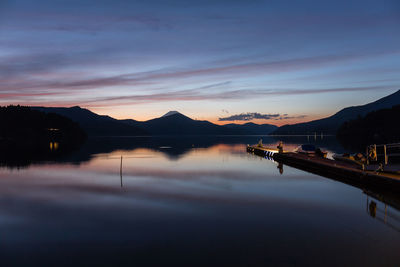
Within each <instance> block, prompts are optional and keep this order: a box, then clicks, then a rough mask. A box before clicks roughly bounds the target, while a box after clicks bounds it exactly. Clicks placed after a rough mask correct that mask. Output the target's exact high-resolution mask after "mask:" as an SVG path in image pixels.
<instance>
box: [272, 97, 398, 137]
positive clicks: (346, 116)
mask: <svg viewBox="0 0 400 267" xmlns="http://www.w3.org/2000/svg"><path fill="white" fill-rule="evenodd" d="M398 104H400V90H398V91H397V92H395V93H393V94H391V95H388V96H386V97H383V98H381V99H379V100H377V101H375V102H372V103H369V104H365V105H361V106H353V107H347V108H344V109H342V110H340V111H339V112H337V113H336V114H334V115H332V116H330V117H328V118H324V119H319V120H314V121H310V122H304V123H298V124H292V125H284V126H281V127H279V128H278V129H276V130H275V131H274V132H272V134H274V135H294V134H314V133H315V132H316V133H321V132H323V133H324V134H336V132H337V130H338V129H339V127H340V126H341V125H342V124H343V123H344V122H346V121H349V120H353V119H356V118H357V117H359V116H365V115H366V114H368V113H369V112H372V111H376V110H380V109H384V108H391V107H393V106H395V105H398Z"/></svg>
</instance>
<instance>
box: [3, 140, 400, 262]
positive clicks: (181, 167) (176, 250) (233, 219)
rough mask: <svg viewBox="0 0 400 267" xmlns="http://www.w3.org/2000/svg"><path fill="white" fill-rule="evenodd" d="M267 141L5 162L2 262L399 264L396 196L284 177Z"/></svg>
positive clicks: (90, 147) (130, 144)
mask: <svg viewBox="0 0 400 267" xmlns="http://www.w3.org/2000/svg"><path fill="white" fill-rule="evenodd" d="M257 141H258V137H232V138H225V137H212V138H211V137H210V138H203V139H196V138H193V137H190V138H180V139H173V138H151V139H148V138H118V139H98V140H91V141H89V142H88V144H86V145H85V146H84V147H83V148H82V149H81V150H80V151H79V152H77V153H75V154H72V155H69V156H66V157H63V158H60V159H58V161H57V162H47V163H46V162H36V163H35V162H34V163H33V164H31V165H29V164H25V165H23V166H19V167H17V166H16V165H13V166H7V165H6V166H3V167H2V168H0V259H1V265H2V266H14V265H20V266H34V265H36V266H63V265H69V266H78V265H82V266H88V265H93V266H99V265H106V266H120V265H126V266H146V265H154V266H168V265H169V266H177V265H180V266H193V265H197V266H268V265H269V266H280V265H289V266H291V265H304V266H310V265H314V266H343V265H344V266H399V265H400V212H399V210H398V209H399V207H398V206H397V207H396V203H398V198H397V197H396V196H395V197H393V196H390V197H389V198H388V197H387V196H383V197H386V198H387V199H388V201H387V202H388V203H391V205H388V204H385V203H383V202H381V201H379V200H378V198H380V199H382V195H379V194H376V193H374V192H369V193H368V194H369V195H368V194H367V193H366V192H364V191H363V190H362V189H359V188H354V187H351V186H349V185H346V184H343V183H340V182H336V181H333V180H331V179H328V178H324V177H321V176H317V175H313V174H310V173H306V172H303V171H300V170H297V169H294V168H291V167H288V166H283V174H280V172H279V169H278V168H277V163H275V162H273V161H270V160H267V159H263V158H260V157H258V156H254V155H251V154H247V153H246V151H245V144H246V143H256V142H257ZM306 141H307V140H305V137H301V138H300V137H298V138H297V139H291V140H290V139H288V138H286V140H285V143H286V144H287V146H292V147H294V146H296V144H297V143H302V142H306ZM268 142H270V143H274V142H276V140H273V139H268V138H265V140H264V143H268ZM311 142H315V141H314V140H311ZM316 142H317V143H318V144H319V145H321V146H322V147H325V148H327V149H329V150H331V151H339V152H342V151H341V150H343V149H342V148H341V147H340V146H339V145H337V143H336V142H335V141H334V140H331V139H330V138H328V137H325V138H324V139H323V140H317V141H316ZM121 156H122V157H123V158H122V173H121V172H120V170H121V169H120V167H121ZM393 203H394V204H393Z"/></svg>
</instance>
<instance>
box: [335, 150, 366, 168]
mask: <svg viewBox="0 0 400 267" xmlns="http://www.w3.org/2000/svg"><path fill="white" fill-rule="evenodd" d="M332 158H333V159H334V160H337V161H343V162H347V163H352V164H356V165H358V166H362V165H363V164H366V162H367V159H366V157H365V156H364V155H363V154H361V153H356V154H349V153H344V154H342V155H340V154H334V155H333V156H332Z"/></svg>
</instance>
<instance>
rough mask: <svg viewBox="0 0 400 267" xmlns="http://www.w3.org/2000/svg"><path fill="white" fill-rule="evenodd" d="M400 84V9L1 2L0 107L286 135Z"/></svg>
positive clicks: (395, 5)
mask: <svg viewBox="0 0 400 267" xmlns="http://www.w3.org/2000/svg"><path fill="white" fill-rule="evenodd" d="M399 73H400V1H398V0H393V1H390V0H375V1H371V0H360V1H359V0H355V1H352V0H337V1H324V0H316V1H310V0H304V1H300V0H297V1H294V0H266V1H263V0H202V1H190V0H146V1H119V0H96V1H86V0H79V1H77V0H69V1H61V0H48V1H47V0H43V1H40V0H38V1H31V0H0V105H10V104H21V105H32V106H65V107H70V106H81V107H84V108H88V109H90V110H92V111H94V112H96V113H99V114H107V115H110V116H112V117H115V118H118V119H124V118H131V119H136V120H148V119H152V118H155V117H159V116H161V115H163V114H164V113H166V112H168V111H170V110H178V111H179V112H181V113H183V114H185V115H187V116H189V117H191V118H193V119H200V120H209V121H212V122H214V123H218V124H225V123H232V122H234V123H245V122H250V121H251V122H255V123H272V124H275V125H283V124H288V123H296V122H303V121H309V120H313V119H317V118H322V117H326V116H329V115H332V114H334V113H335V112H337V111H338V110H340V109H341V108H344V107H347V106H354V105H361V104H365V103H369V102H372V101H374V100H377V99H379V98H381V97H383V96H386V95H389V94H391V93H393V92H395V91H397V90H398V89H400V75H399Z"/></svg>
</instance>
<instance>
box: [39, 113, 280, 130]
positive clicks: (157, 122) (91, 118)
mask: <svg viewBox="0 0 400 267" xmlns="http://www.w3.org/2000/svg"><path fill="white" fill-rule="evenodd" d="M33 109H35V110H39V111H43V112H47V113H50V112H52V113H57V114H60V115H63V116H65V117H68V118H70V119H71V120H73V121H75V122H78V123H79V124H80V125H81V127H82V128H83V129H84V130H85V131H86V132H87V133H88V135H91V136H127V135H132V136H137V135H253V134H259V135H266V134H268V133H270V132H271V131H272V130H274V129H275V128H276V126H274V125H269V124H263V125H258V124H254V123H246V124H243V125H238V124H229V125H224V126H221V125H216V124H213V123H211V122H209V121H200V120H193V119H191V118H189V117H187V116H185V115H183V114H181V113H179V112H177V111H169V112H168V113H166V114H165V115H163V116H161V117H160V118H156V119H152V120H148V121H136V120H132V119H126V120H117V119H114V118H111V117H109V116H102V115H98V114H96V113H94V112H91V111H90V110H87V109H83V108H80V107H71V108H47V107H33Z"/></svg>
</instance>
